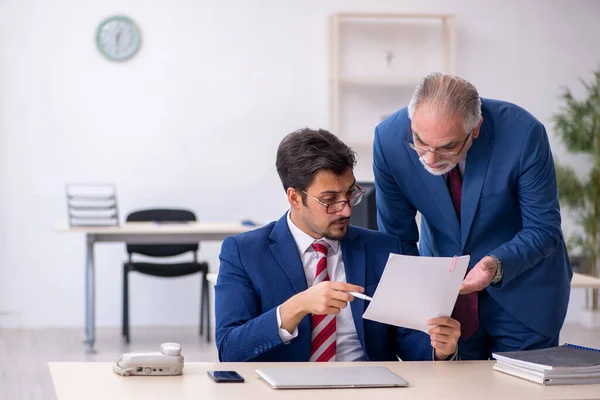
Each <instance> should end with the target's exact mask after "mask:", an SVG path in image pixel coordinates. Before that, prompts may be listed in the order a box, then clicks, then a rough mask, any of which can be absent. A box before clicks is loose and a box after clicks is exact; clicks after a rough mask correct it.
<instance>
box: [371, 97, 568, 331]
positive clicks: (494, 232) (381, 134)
mask: <svg viewBox="0 0 600 400" xmlns="http://www.w3.org/2000/svg"><path fill="white" fill-rule="evenodd" d="M482 103H483V104H482V114H483V124H482V126H481V130H480V134H479V137H478V138H477V139H475V140H474V141H473V146H472V147H471V149H469V151H468V153H467V160H466V168H465V173H464V177H463V192H462V204H461V215H462V218H461V221H460V222H459V220H458V217H457V216H456V212H455V211H454V207H453V204H452V199H451V198H450V194H449V191H448V188H447V186H446V183H445V181H444V178H443V177H442V176H434V175H432V174H430V173H429V172H427V171H426V170H425V168H424V167H423V165H422V164H421V163H420V161H419V158H418V155H417V153H416V152H415V151H414V150H412V149H411V148H410V147H409V145H408V143H407V132H408V128H409V124H410V120H409V118H408V112H407V109H406V108H404V109H402V110H400V111H398V112H396V113H395V114H393V115H392V116H390V117H389V118H388V119H387V120H385V121H383V122H382V123H381V124H380V125H379V126H378V127H377V128H376V131H375V141H374V173H375V183H376V190H377V208H378V223H379V227H380V229H381V230H382V231H384V232H387V233H390V234H393V235H395V236H397V237H398V238H400V240H401V242H402V248H403V251H404V253H405V254H413V255H418V254H419V252H418V250H417V246H416V243H417V241H418V240H419V239H420V254H421V255H424V256H454V255H461V254H470V255H471V265H470V267H473V265H475V264H476V263H477V262H479V261H480V260H481V259H482V258H483V257H484V256H486V255H490V254H493V255H495V256H496V257H498V258H499V259H500V260H501V261H502V263H503V265H504V278H503V279H502V281H501V284H500V285H499V286H498V287H487V288H486V290H487V291H488V292H489V293H490V295H491V296H492V297H493V298H494V299H495V300H496V301H498V303H500V305H501V306H502V307H504V308H505V309H506V310H507V311H508V312H510V313H511V314H512V315H513V316H514V317H516V318H517V319H518V320H520V321H521V322H523V323H524V324H525V325H526V326H529V327H530V328H532V329H533V330H535V331H537V332H539V333H541V334H543V335H546V336H549V337H556V336H557V335H558V332H559V331H560V328H561V326H562V324H563V321H564V318H565V315H566V312H567V305H568V302H569V293H570V280H571V276H572V272H571V265H570V262H569V259H568V256H567V250H566V248H565V242H564V239H563V235H562V231H561V218H560V208H559V204H558V195H557V187H556V173H555V169H554V162H553V159H552V153H551V151H550V145H549V143H548V137H547V135H546V130H545V128H544V126H543V125H542V124H541V123H540V122H539V121H538V120H537V119H535V118H534V117H533V116H532V115H531V114H529V113H528V112H527V111H525V110H524V109H522V108H520V107H518V106H516V105H514V104H510V103H507V102H503V101H497V100H489V99H482ZM417 210H418V211H419V212H420V213H421V214H422V219H421V236H420V238H419V232H418V230H417V225H416V223H415V213H416V211H417ZM481 312H485V310H481Z"/></svg>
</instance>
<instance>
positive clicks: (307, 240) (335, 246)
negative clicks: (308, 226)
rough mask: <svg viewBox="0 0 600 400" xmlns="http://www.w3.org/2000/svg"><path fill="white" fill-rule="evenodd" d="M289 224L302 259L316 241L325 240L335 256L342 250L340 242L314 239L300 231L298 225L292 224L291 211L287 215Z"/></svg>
mask: <svg viewBox="0 0 600 400" xmlns="http://www.w3.org/2000/svg"><path fill="white" fill-rule="evenodd" d="M287 223H288V227H289V228H290V232H291V233H292V237H293V238H294V241H295V242H296V246H297V247H298V252H299V253H300V257H302V255H304V253H306V250H309V249H310V248H311V246H312V244H313V242H314V241H315V240H324V241H325V242H327V244H329V247H330V248H331V251H332V252H333V254H335V253H337V252H338V250H339V248H340V241H339V240H331V239H327V238H321V239H315V238H313V237H312V236H310V235H309V234H307V233H306V232H304V231H303V230H302V229H300V228H298V227H297V226H296V225H294V223H293V222H292V219H291V218H290V211H288V213H287Z"/></svg>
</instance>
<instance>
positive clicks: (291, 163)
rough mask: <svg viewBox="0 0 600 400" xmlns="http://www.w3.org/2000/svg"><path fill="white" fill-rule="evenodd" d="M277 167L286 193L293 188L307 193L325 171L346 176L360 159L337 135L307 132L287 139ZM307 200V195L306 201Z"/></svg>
mask: <svg viewBox="0 0 600 400" xmlns="http://www.w3.org/2000/svg"><path fill="white" fill-rule="evenodd" d="M275 165H276V166H277V173H278V174H279V178H280V179H281V183H282V184H283V189H284V190H285V191H287V189H288V188H290V187H291V188H295V189H300V190H306V188H307V187H308V186H310V184H311V183H312V182H313V180H314V178H315V175H316V174H317V172H319V171H321V170H325V171H330V172H333V173H334V174H336V175H342V174H344V173H345V172H346V171H347V170H348V168H354V166H355V165H356V155H355V153H354V151H352V149H351V148H350V147H348V146H347V145H346V144H345V143H344V142H342V141H341V140H340V139H339V138H338V137H337V136H335V135H334V134H332V133H330V132H328V131H326V130H323V129H319V130H312V129H308V128H304V129H299V130H297V131H295V132H292V133H290V134H288V135H287V136H286V137H285V138H283V140H282V141H281V143H280V144H279V148H278V149H277V160H276V162H275ZM305 197H306V196H305V195H304V193H303V194H302V198H303V199H305Z"/></svg>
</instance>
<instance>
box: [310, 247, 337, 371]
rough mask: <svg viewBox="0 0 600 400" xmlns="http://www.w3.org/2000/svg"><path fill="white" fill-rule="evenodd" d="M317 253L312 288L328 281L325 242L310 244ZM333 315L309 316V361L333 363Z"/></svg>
mask: <svg viewBox="0 0 600 400" xmlns="http://www.w3.org/2000/svg"><path fill="white" fill-rule="evenodd" d="M312 247H313V249H315V251H316V252H317V256H318V261H317V271H316V273H315V281H314V282H313V286H314V285H316V284H318V283H321V282H325V281H328V280H329V274H328V273H327V251H328V250H329V247H328V246H327V244H326V243H325V242H321V241H317V242H314V243H313V244H312ZM335 325H336V319H335V314H325V315H314V314H313V315H311V326H312V332H311V342H310V361H317V362H324V361H335V346H336V345H335V339H336V338H335V328H336V326H335Z"/></svg>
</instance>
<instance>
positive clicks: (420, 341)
mask: <svg viewBox="0 0 600 400" xmlns="http://www.w3.org/2000/svg"><path fill="white" fill-rule="evenodd" d="M396 355H397V356H398V357H400V359H401V360H402V361H432V360H433V347H432V346H431V339H430V338H429V335H428V334H426V333H425V332H421V331H417V330H414V329H407V328H396Z"/></svg>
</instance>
